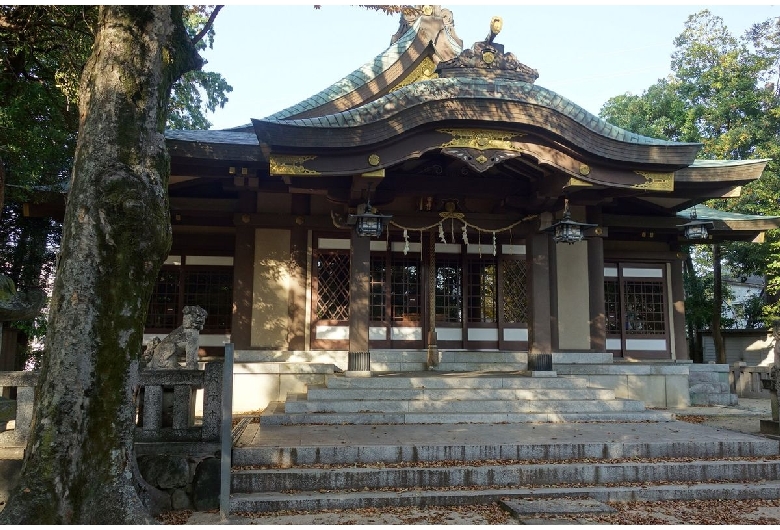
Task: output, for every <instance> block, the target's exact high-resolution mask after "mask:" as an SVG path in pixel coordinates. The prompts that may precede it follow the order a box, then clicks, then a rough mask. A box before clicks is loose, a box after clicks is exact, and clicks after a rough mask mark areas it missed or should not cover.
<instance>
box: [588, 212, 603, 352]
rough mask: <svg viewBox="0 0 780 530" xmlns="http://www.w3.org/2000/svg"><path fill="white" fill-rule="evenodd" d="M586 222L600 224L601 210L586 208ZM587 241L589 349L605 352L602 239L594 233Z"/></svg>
mask: <svg viewBox="0 0 780 530" xmlns="http://www.w3.org/2000/svg"><path fill="white" fill-rule="evenodd" d="M588 222H589V223H596V224H599V225H601V224H602V219H601V212H600V211H592V210H591V209H588ZM587 241H588V285H589V293H588V294H589V297H588V298H589V301H590V302H589V305H590V349H591V351H594V352H605V351H607V319H606V307H605V301H604V240H603V239H602V238H601V236H598V235H596V236H593V237H591V238H589V239H588V240H587Z"/></svg>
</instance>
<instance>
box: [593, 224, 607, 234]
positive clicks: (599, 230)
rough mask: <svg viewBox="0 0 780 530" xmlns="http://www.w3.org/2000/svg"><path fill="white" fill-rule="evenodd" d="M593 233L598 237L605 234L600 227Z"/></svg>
mask: <svg viewBox="0 0 780 530" xmlns="http://www.w3.org/2000/svg"><path fill="white" fill-rule="evenodd" d="M593 233H594V234H596V235H597V236H600V235H602V234H603V233H604V230H603V229H602V228H601V227H600V226H599V227H597V228H594V229H593Z"/></svg>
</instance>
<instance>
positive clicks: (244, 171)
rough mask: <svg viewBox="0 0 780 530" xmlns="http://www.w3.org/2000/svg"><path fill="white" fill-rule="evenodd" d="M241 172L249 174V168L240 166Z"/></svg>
mask: <svg viewBox="0 0 780 530" xmlns="http://www.w3.org/2000/svg"><path fill="white" fill-rule="evenodd" d="M241 174H242V175H249V169H248V168H245V167H242V168H241Z"/></svg>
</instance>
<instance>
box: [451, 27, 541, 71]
mask: <svg viewBox="0 0 780 530" xmlns="http://www.w3.org/2000/svg"><path fill="white" fill-rule="evenodd" d="M503 25H504V22H503V19H502V18H501V17H493V18H492V19H491V20H490V33H488V35H487V37H485V40H484V41H481V42H475V43H474V45H473V46H472V47H471V49H468V50H463V52H462V53H461V54H460V55H459V56H458V57H456V58H454V59H451V60H449V61H445V62H441V63H439V67H438V68H437V69H436V71H437V72H438V73H439V76H440V77H461V76H473V77H489V78H496V77H503V78H506V79H512V80H517V81H523V82H526V83H533V82H535V81H536V80H537V79H538V77H539V72H537V71H536V70H534V69H533V68H530V67H528V66H526V65H524V64H522V63H521V62H520V61H518V60H517V57H515V56H514V54H512V53H508V52H507V53H505V52H504V45H503V44H498V43H496V42H494V41H495V38H496V37H497V36H498V34H499V32H500V31H501V29H502V27H503Z"/></svg>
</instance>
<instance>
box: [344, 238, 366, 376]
mask: <svg viewBox="0 0 780 530" xmlns="http://www.w3.org/2000/svg"><path fill="white" fill-rule="evenodd" d="M351 240H352V244H351V245H350V266H349V360H348V367H347V370H348V371H350V372H368V371H369V370H370V362H371V361H370V356H369V354H368V318H369V311H368V293H369V274H370V272H371V269H370V267H371V239H370V238H368V237H360V236H358V235H357V233H356V232H355V231H354V230H352V232H351Z"/></svg>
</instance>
